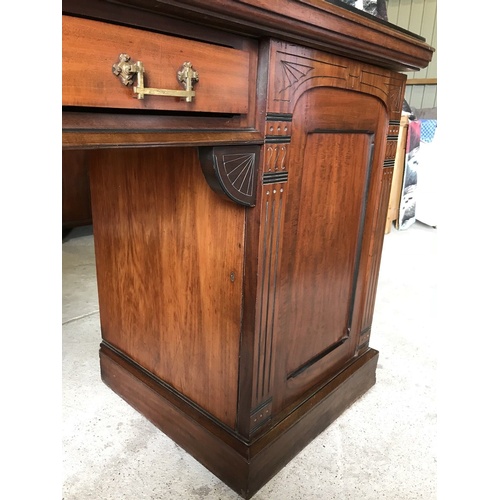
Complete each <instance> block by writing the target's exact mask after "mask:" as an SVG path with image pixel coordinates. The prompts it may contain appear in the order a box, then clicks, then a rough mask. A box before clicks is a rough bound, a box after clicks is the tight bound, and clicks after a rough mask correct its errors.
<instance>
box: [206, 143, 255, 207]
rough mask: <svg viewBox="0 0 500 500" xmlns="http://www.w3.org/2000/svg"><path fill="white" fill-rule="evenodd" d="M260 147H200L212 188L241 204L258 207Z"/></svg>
mask: <svg viewBox="0 0 500 500" xmlns="http://www.w3.org/2000/svg"><path fill="white" fill-rule="evenodd" d="M259 153H260V146H217V147H200V148H198V155H199V158H200V163H201V168H202V171H203V174H204V175H205V179H206V180H207V183H208V185H209V186H210V187H211V188H212V189H213V190H214V191H215V192H216V193H217V194H219V195H221V196H223V197H224V198H227V199H229V200H231V201H233V202H235V203H237V204H239V205H243V206H247V207H254V206H255V197H256V187H257V169H258V165H259Z"/></svg>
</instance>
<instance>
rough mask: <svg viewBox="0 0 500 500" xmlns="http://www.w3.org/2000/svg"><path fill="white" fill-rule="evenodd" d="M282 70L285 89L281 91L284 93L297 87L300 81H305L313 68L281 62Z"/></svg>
mask: <svg viewBox="0 0 500 500" xmlns="http://www.w3.org/2000/svg"><path fill="white" fill-rule="evenodd" d="M280 62H281V68H282V70H283V80H284V83H285V87H283V88H282V89H281V90H280V93H281V92H284V91H285V90H286V89H288V88H290V87H291V86H292V85H295V84H296V83H297V82H298V81H299V80H301V79H303V78H304V77H305V76H306V75H307V74H308V73H309V72H310V71H311V70H312V69H313V67H312V66H306V65H305V64H298V63H294V62H290V61H280Z"/></svg>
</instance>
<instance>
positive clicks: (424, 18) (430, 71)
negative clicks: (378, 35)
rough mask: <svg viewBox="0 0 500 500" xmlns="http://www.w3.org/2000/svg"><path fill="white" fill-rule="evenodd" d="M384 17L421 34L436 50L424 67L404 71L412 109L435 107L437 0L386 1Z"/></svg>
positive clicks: (408, 99)
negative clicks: (407, 71) (418, 69)
mask: <svg viewBox="0 0 500 500" xmlns="http://www.w3.org/2000/svg"><path fill="white" fill-rule="evenodd" d="M387 17H388V20H389V22H391V23H393V24H396V25H397V26H400V27H401V28H405V29H407V30H409V31H412V32H413V33H417V34H418V35H421V36H423V37H424V38H425V40H426V42H427V43H428V44H429V45H431V46H432V47H434V48H435V49H436V51H435V52H434V55H433V57H432V61H431V63H430V64H429V66H428V67H427V68H425V69H423V70H420V71H414V72H411V73H407V75H408V84H407V87H406V93H405V99H406V101H407V102H408V104H409V105H410V106H411V107H413V108H417V109H421V108H433V107H437V59H438V55H437V0H387ZM415 80H417V82H415ZM418 80H423V82H421V83H420V84H419V83H418ZM430 82H431V83H430ZM429 83H430V84H429Z"/></svg>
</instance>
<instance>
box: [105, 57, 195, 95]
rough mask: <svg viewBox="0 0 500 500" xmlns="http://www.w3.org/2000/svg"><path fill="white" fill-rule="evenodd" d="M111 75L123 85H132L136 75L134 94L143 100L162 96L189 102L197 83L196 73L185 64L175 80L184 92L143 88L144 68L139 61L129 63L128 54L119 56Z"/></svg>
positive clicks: (190, 66) (191, 66) (188, 64)
mask: <svg viewBox="0 0 500 500" xmlns="http://www.w3.org/2000/svg"><path fill="white" fill-rule="evenodd" d="M113 73H114V74H115V75H116V76H119V77H120V79H121V81H122V83H123V85H127V86H129V85H132V83H133V79H134V75H137V85H136V86H135V87H134V94H135V95H136V97H137V99H144V96H145V95H163V96H167V97H185V98H186V102H191V101H192V100H193V97H194V96H195V91H194V90H193V86H194V84H195V83H196V82H197V81H198V72H197V71H195V70H194V69H193V65H192V64H191V63H190V62H185V63H184V64H183V65H182V67H181V68H180V69H179V71H177V80H178V81H179V83H181V84H182V85H183V86H184V88H185V89H186V90H169V89H154V88H146V87H144V66H143V64H142V62H141V61H137V62H135V63H133V62H131V61H130V56H129V55H128V54H120V61H119V62H117V63H115V64H113Z"/></svg>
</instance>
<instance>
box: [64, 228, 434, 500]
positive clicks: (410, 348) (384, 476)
mask: <svg viewBox="0 0 500 500" xmlns="http://www.w3.org/2000/svg"><path fill="white" fill-rule="evenodd" d="M437 235H438V230H437V229H434V228H431V227H429V226H426V225H424V224H421V223H419V222H417V223H415V224H414V225H412V226H411V227H410V228H408V229H407V230H405V231H396V229H394V228H393V229H392V231H391V232H390V233H389V234H388V235H386V236H385V241H384V250H383V255H382V265H381V271H380V279H379V289H378V295H377V301H376V308H375V317H374V324H373V328H372V336H371V345H372V347H374V348H375V349H377V350H379V351H380V358H379V365H378V369H377V383H376V385H375V386H374V387H373V388H372V389H371V390H370V391H368V392H367V393H366V394H365V395H364V396H363V397H362V398H360V399H359V400H358V401H357V402H356V403H355V404H354V405H352V406H351V407H350V408H349V409H348V410H347V411H346V412H344V414H342V415H341V416H340V417H339V418H338V419H337V420H336V421H335V422H334V423H333V424H332V425H331V426H330V427H329V428H328V429H326V430H325V431H324V432H323V433H322V434H321V435H320V436H318V437H317V438H316V439H315V440H314V441H313V442H312V443H311V444H310V445H308V446H307V447H306V448H305V449H304V450H303V451H302V452H301V453H300V454H299V455H298V456H296V457H295V458H294V459H293V460H292V461H291V462H290V463H289V464H288V465H287V466H286V467H285V468H284V469H282V470H281V471H280V472H279V473H278V474H277V475H276V476H275V477H274V478H273V479H272V480H271V481H269V483H267V485H265V486H264V487H263V488H262V489H261V490H260V491H259V492H258V493H257V494H256V495H255V496H254V497H253V498H254V499H255V500H281V499H283V500H306V499H328V500H330V499H334V500H347V499H353V500H371V499H373V500H379V499H389V500H412V499H425V500H432V499H435V498H437V458H436V455H437V451H436V434H437V433H436V428H437V415H436V413H437V410H436V408H437V402H436V365H437V359H436V358H437V353H436V352H435V351H434V348H433V346H434V345H435V343H434V342H433V339H434V337H435V334H436V331H435V329H434V326H433V325H435V324H436V321H435V319H436V294H437V291H436V284H437V277H436V271H437V269H436V266H437V264H436V262H437V260H436V257H437ZM62 265H63V272H62V295H63V296H62V301H63V303H62V335H63V338H62V347H63V360H62V368H63V376H62V390H63V393H62V410H63V414H62V439H63V443H62V445H63V457H62V459H63V485H62V497H63V500H84V499H92V500H143V499H144V500H160V499H207V500H212V499H218V500H226V499H228V500H229V499H234V500H237V499H238V498H239V497H238V495H236V493H234V492H233V491H232V490H230V489H229V488H228V487H227V486H225V485H224V484H223V483H222V482H221V481H219V480H218V479H217V478H216V477H215V476H214V475H212V474H211V473H210V472H209V471H208V470H206V469H205V468H204V467H203V466H201V465H200V464H199V463H198V462H197V461H196V460H194V459H193V458H192V457H190V456H189V455H188V454H187V453H185V452H184V451H183V450H182V449H181V448H179V447H178V446H177V445H176V444H175V443H174V442H173V441H171V440H170V439H169V438H168V437H166V436H165V435H164V434H162V433H161V432H160V431H159V430H158V429H156V428H155V427H154V426H153V425H152V424H151V423H149V422H148V421H147V420H146V419H145V418H143V417H142V416H141V415H140V414H138V413H137V412H136V411H135V410H133V409H132V408H131V407H130V406H129V405H128V404H127V403H125V402H124V401H123V400H122V399H120V398H119V397H118V396H117V395H116V394H115V393H113V392H112V391H111V390H110V389H108V388H107V386H105V385H104V384H103V383H102V382H101V380H100V375H99V363H98V349H99V342H100V331H99V307H98V300H97V287H96V279H95V260H94V252H93V235H92V227H91V226H86V227H82V228H76V229H74V230H72V231H71V233H70V234H69V235H68V236H67V237H66V238H65V239H64V240H63V243H62Z"/></svg>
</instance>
